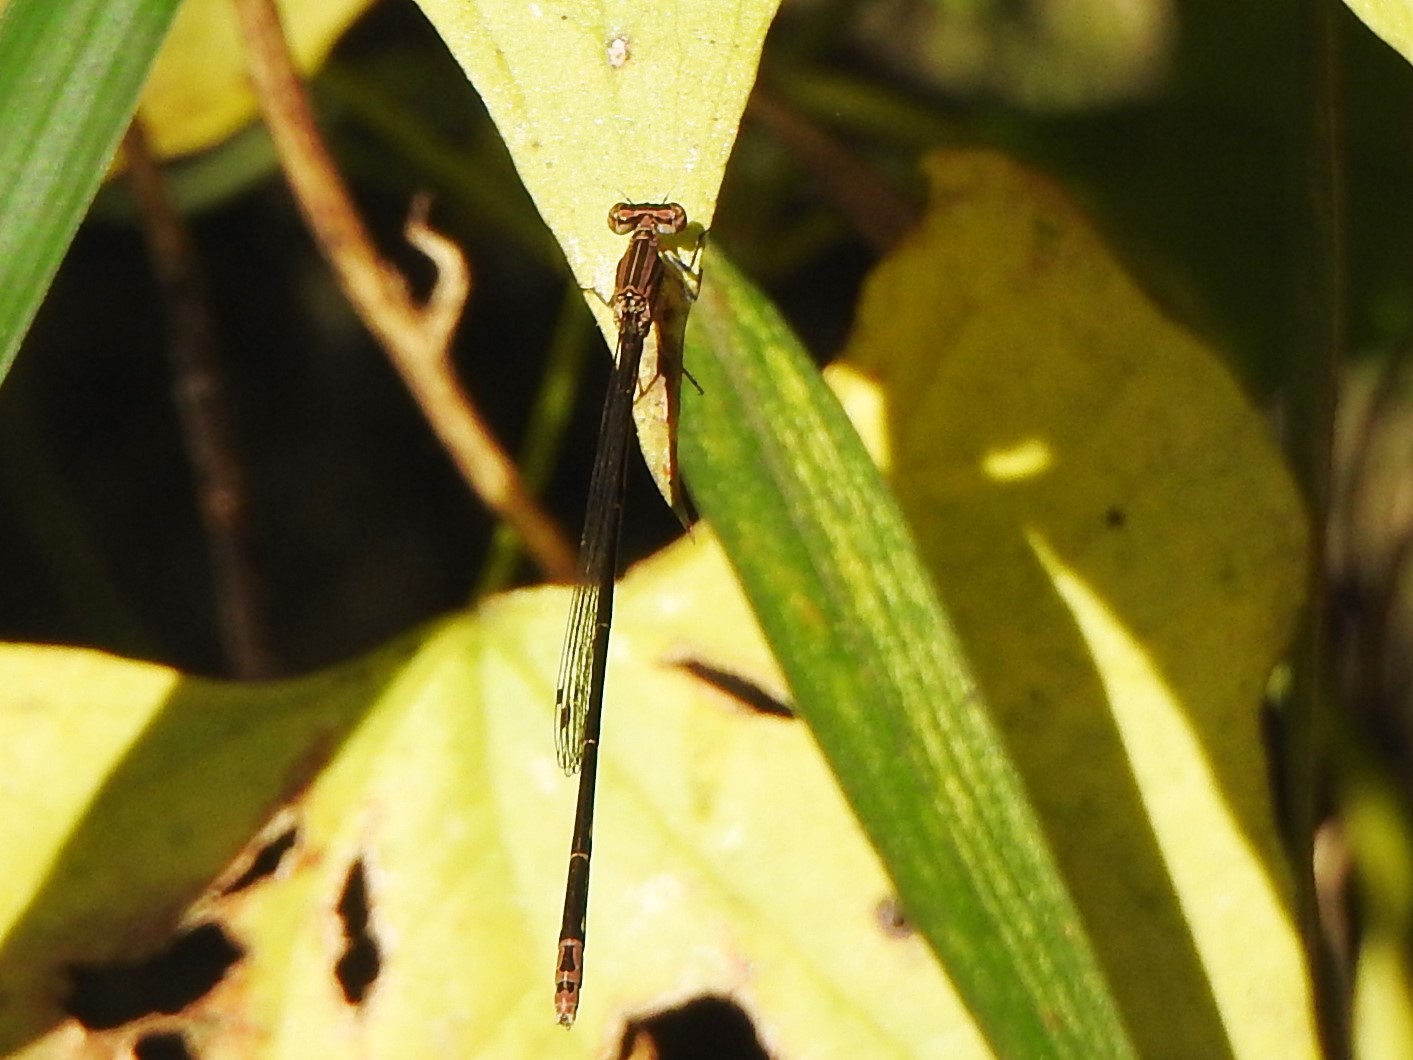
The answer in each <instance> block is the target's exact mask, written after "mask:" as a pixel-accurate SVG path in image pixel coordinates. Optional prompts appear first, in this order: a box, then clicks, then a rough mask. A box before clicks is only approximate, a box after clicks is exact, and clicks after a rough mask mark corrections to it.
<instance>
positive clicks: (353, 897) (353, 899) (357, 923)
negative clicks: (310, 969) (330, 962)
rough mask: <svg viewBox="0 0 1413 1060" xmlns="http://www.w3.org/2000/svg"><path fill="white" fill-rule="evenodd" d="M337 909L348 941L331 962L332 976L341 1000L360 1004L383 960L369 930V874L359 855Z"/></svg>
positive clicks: (345, 883) (345, 881)
mask: <svg viewBox="0 0 1413 1060" xmlns="http://www.w3.org/2000/svg"><path fill="white" fill-rule="evenodd" d="M338 913H339V919H341V920H342V921H343V934H344V938H345V939H347V941H348V945H346V946H345V947H344V950H343V956H341V957H340V958H339V959H338V963H337V964H335V965H334V976H335V977H336V978H337V979H338V981H339V987H340V988H341V989H342V990H343V997H344V1000H345V1001H347V1002H348V1003H349V1004H350V1005H361V1004H363V999H364V998H365V997H367V996H368V991H369V989H370V988H371V987H372V986H373V981H374V980H375V979H377V978H378V972H379V970H380V969H381V968H382V964H383V958H382V954H381V952H380V951H379V949H378V942H377V940H376V939H374V938H373V935H372V933H371V932H370V931H369V930H368V874H367V873H366V872H365V871H364V869H363V859H362V858H359V859H358V860H357V861H355V862H354V863H353V864H352V865H350V866H349V867H348V877H347V879H345V880H344V884H343V894H341V895H340V896H339V904H338Z"/></svg>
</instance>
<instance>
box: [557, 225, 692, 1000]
mask: <svg viewBox="0 0 1413 1060" xmlns="http://www.w3.org/2000/svg"><path fill="white" fill-rule="evenodd" d="M608 224H609V227H610V228H612V229H613V230H614V231H615V232H617V233H618V234H619V235H626V236H628V237H629V238H628V249H627V250H626V251H625V252H624V254H623V258H622V260H621V261H619V263H618V275H617V278H616V280H615V282H614V288H613V300H612V302H611V305H612V306H613V315H614V319H615V320H616V321H617V323H618V351H617V358H616V361H615V365H614V369H613V376H612V379H611V381H610V383H609V387H608V396H607V398H606V399H605V400H604V406H603V419H602V420H601V421H600V424H599V447H598V451H597V452H596V453H595V455H594V468H593V473H592V474H591V475H590V477H589V505H588V512H587V513H586V515H585V517H584V536H583V539H582V541H581V542H580V545H579V572H578V577H577V579H576V581H575V584H574V592H573V594H572V596H571V598H570V602H569V625H568V627H567V629H566V631H565V634H564V651H563V654H562V655H561V656H560V661H559V683H558V691H557V693H556V697H555V750H556V752H557V754H558V757H559V764H560V765H561V766H562V767H563V768H564V771H565V773H566V774H573V773H574V772H575V771H576V770H581V772H580V776H579V799H578V804H577V807H576V809H575V812H574V835H573V839H572V841H571V843H570V847H569V879H568V881H567V882H566V884H565V890H564V922H563V925H562V927H561V928H560V935H559V957H558V960H557V961H556V963H555V994H554V1005H555V1011H556V1013H557V1014H558V1016H559V1022H560V1023H562V1024H564V1025H566V1026H568V1025H570V1024H572V1023H573V1022H574V1015H575V1013H576V1012H577V1011H578V1009H579V990H580V987H581V985H582V984H583V978H584V927H585V921H586V920H587V918H588V911H589V853H590V850H591V848H592V846H593V832H594V784H595V781H596V779H597V774H598V760H599V726H600V723H601V721H602V719H603V690H604V671H605V668H606V664H607V661H608V634H609V627H610V625H611V624H612V621H613V582H614V577H615V575H616V574H617V566H618V530H619V525H620V524H621V523H622V520H623V475H624V471H625V461H626V460H627V456H628V448H629V446H628V439H629V436H630V434H631V433H632V426H633V401H634V398H635V397H636V395H637V392H638V365H639V362H640V361H641V360H642V356H643V343H644V342H645V340H646V339H647V337H648V333H649V332H650V331H651V330H652V326H653V314H654V309H655V308H656V302H657V300H658V296H659V289H660V284H661V280H662V268H663V265H662V258H661V253H662V247H661V243H660V241H659V237H660V236H666V235H675V234H677V233H679V232H681V231H683V229H685V228H686V227H687V213H686V211H685V210H683V209H682V207H681V206H679V205H677V204H676V203H627V202H621V203H618V204H617V205H616V206H614V207H613V209H611V210H610V211H609V212H608Z"/></svg>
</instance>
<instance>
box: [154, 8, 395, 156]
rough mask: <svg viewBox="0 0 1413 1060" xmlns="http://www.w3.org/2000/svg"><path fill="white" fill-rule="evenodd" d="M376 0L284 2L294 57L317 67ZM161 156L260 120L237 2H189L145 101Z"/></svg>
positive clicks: (216, 140)
mask: <svg viewBox="0 0 1413 1060" xmlns="http://www.w3.org/2000/svg"><path fill="white" fill-rule="evenodd" d="M370 2H371V0H277V6H278V7H279V9H280V16H281V18H282V20H283V23H284V29H285V36H286V38H287V39H288V40H289V46H290V50H291V51H292V52H293V53H294V59H295V63H296V64H297V65H298V67H299V68H300V69H301V70H305V71H308V70H313V69H315V68H316V67H317V66H318V65H319V63H321V62H322V61H323V59H324V56H325V55H327V54H328V52H329V49H331V48H332V47H333V46H334V43H335V42H336V41H337V40H338V38H339V36H340V35H341V34H342V33H343V31H344V30H345V29H347V28H348V26H349V23H351V22H352V21H353V20H354V19H355V18H357V17H358V15H360V14H362V12H363V11H364V10H365V9H366V8H367V7H368V5H369V3H370ZM138 108H139V113H140V114H141V116H142V119H143V121H144V122H145V123H146V126H147V131H148V135H149V136H150V137H151V139H152V145H153V149H154V151H155V152H156V153H157V154H158V155H160V156H161V157H164V158H167V157H171V156H173V155H181V154H187V153H189V152H192V151H200V150H202V149H204V148H207V147H211V146H213V145H214V144H217V143H219V142H221V141H222V140H224V139H225V138H226V137H228V136H230V135H231V134H232V133H234V132H236V131H237V130H239V129H240V128H241V127H242V126H244V125H246V124H247V123H249V122H250V121H252V120H253V119H254V118H255V115H256V110H257V108H256V102H255V94H254V92H252V91H251V88H250V78H249V76H248V75H247V73H246V48H245V44H244V42H243V41H242V40H241V38H240V30H239V27H238V25H237V24H236V15H235V8H234V6H233V5H232V4H231V2H230V0H186V2H185V3H184V4H182V6H181V10H180V11H178V12H177V17H176V21H174V22H173V23H172V31H171V33H170V34H169V35H168V37H167V40H166V42H165V43H164V44H163V45H162V50H161V51H160V52H159V53H158V54H157V64H156V65H155V66H154V67H153V68H152V73H151V75H150V76H149V77H148V80H147V85H146V87H145V88H144V89H143V92H142V101H141V103H139V104H138Z"/></svg>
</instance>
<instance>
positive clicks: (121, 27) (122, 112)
mask: <svg viewBox="0 0 1413 1060" xmlns="http://www.w3.org/2000/svg"><path fill="white" fill-rule="evenodd" d="M177 4H178V0H10V2H9V3H8V4H7V5H6V7H5V10H4V14H3V16H0V187H3V188H4V189H5V193H4V195H3V196H0V379H3V378H4V376H5V374H6V373H7V372H8V371H9V369H10V365H11V364H12V363H13V362H14V359H15V353H16V351H17V350H18V349H19V346H20V342H21V340H22V339H23V338H24V336H25V332H26V331H28V330H29V325H30V322H31V321H32V320H33V319H34V314H35V312H36V311H37V310H38V308H39V303H40V302H41V301H42V300H43V298H44V295H45V292H46V291H48V289H49V284H50V283H51V282H52V281H53V279H54V273H55V272H56V271H58V268H59V263H60V262H61V261H62V260H63V257H64V253H65V252H66V251H67V250H68V247H69V243H70V242H71V241H72V240H73V237H74V233H75V232H76V231H77V230H78V226H79V222H80V221H81V220H82V219H83V215H84V213H85V211H87V209H88V204H89V203H90V202H91V201H92V200H93V196H94V194H95V193H96V192H97V190H98V185H99V184H100V183H101V182H102V180H103V176H104V174H105V172H106V171H107V167H108V163H109V160H110V159H111V158H112V157H113V152H114V151H115V150H116V148H117V145H118V140H119V139H120V138H121V136H122V134H123V130H124V129H125V128H126V127H127V124H128V121H129V119H130V118H131V117H132V113H133V110H134V109H135V108H136V106H137V99H138V95H139V93H140V92H141V90H142V85H143V82H144V81H145V80H146V78H147V71H148V69H149V68H150V67H151V65H152V60H153V58H154V57H155V56H156V54H157V49H158V47H159V46H160V45H161V43H162V40H163V38H164V37H165V36H166V34H167V29H168V27H169V26H170V25H171V21H172V16H173V15H174V14H175V13H176V9H177Z"/></svg>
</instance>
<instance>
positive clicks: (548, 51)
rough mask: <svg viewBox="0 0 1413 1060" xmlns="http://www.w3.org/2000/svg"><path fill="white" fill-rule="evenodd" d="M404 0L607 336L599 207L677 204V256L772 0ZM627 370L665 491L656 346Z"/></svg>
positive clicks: (606, 240)
mask: <svg viewBox="0 0 1413 1060" xmlns="http://www.w3.org/2000/svg"><path fill="white" fill-rule="evenodd" d="M418 2H419V3H420V5H421V7H422V9H423V10H424V11H425V12H426V13H427V17H428V19H430V20H431V22H432V24H433V25H434V26H436V27H437V31H438V32H439V33H440V34H441V35H442V38H443V39H444V40H445V41H446V42H447V46H448V47H449V48H450V49H451V51H452V54H453V55H455V56H456V59H457V61H458V62H460V63H461V65H462V67H463V68H464V69H465V71H466V75H467V77H468V78H470V80H471V82H472V84H474V85H475V87H476V91H477V92H479V93H480V95H481V98H482V99H483V100H484V101H485V104H486V109H487V110H488V111H489V112H490V115H491V118H492V119H493V120H494V121H495V123H496V127H497V128H498V129H499V130H500V134H501V136H502V137H503V138H504V139H505V143H506V147H507V148H509V150H510V155H511V157H512V158H513V159H514V161H515V166H516V169H517V170H518V171H519V173H520V178H521V180H523V181H524V182H525V187H526V189H527V190H528V191H529V192H530V196H531V197H532V198H533V199H534V200H535V204H536V206H537V207H538V208H539V210H540V213H541V215H543V217H544V219H545V223H546V224H548V225H549V227H550V230H551V231H552V232H553V233H554V235H555V238H556V239H558V240H559V244H560V246H561V247H563V249H564V255H565V257H566V258H567V259H568V262H569V267H570V269H571V270H572V271H573V273H574V275H575V277H576V278H577V279H578V282H579V285H580V286H581V287H583V288H584V289H585V291H586V298H587V300H588V304H589V307H590V308H591V309H592V310H593V311H594V313H595V315H596V317H597V318H598V321H599V326H600V328H601V330H602V331H603V333H604V335H605V337H606V338H607V339H608V342H609V346H610V348H612V347H613V345H614V342H615V341H616V332H615V327H614V323H613V317H612V313H611V312H610V311H609V308H608V301H609V300H610V299H611V298H612V296H613V287H614V272H615V269H616V267H617V263H618V260H619V258H621V257H622V256H623V252H624V250H625V244H624V240H623V237H622V236H617V235H614V234H613V233H612V232H611V231H610V230H609V228H608V224H607V218H608V211H609V207H611V206H612V205H613V204H614V203H616V202H620V201H624V200H627V201H630V202H657V201H664V200H668V201H673V202H678V203H681V204H682V205H683V206H684V207H685V208H686V211H687V217H688V219H689V221H690V222H691V223H692V225H693V226H694V227H693V229H692V230H691V232H690V233H689V234H688V235H687V236H686V237H684V239H683V240H682V243H681V249H683V250H684V252H686V253H690V251H691V249H692V246H693V242H694V241H695V240H696V238H697V235H698V234H699V233H700V232H701V231H702V230H703V229H705V228H709V227H710V226H711V219H712V215H713V213H714V212H715V209H716V197H717V192H718V190H719V188H720V186H721V179H722V175H723V174H724V172H725V170H726V160H727V158H728V157H729V156H730V154H731V147H732V145H733V144H734V143H735V141H736V130H737V127H738V126H739V124H740V120H741V113H742V111H743V110H744V109H745V106H746V97H747V95H748V94H749V93H750V89H751V85H752V84H753V83H754V82H755V76H756V64H757V62H758V60H759V58H760V50H761V45H762V44H763V43H764V40H765V32H766V29H767V28H768V27H769V25H770V21H771V19H772V17H774V14H775V8H776V5H777V3H778V0H620V2H615V3H603V4H582V3H575V2H572V0H556V2H542V3H525V2H523V0H418ZM641 378H642V381H643V388H644V391H645V393H644V395H643V396H642V397H640V399H639V400H638V401H637V403H636V405H635V410H634V411H635V415H636V417H637V420H638V432H639V439H640V441H641V443H642V448H643V452H644V456H645V457H646V459H647V461H648V466H649V469H650V470H651V471H652V472H653V477H654V478H655V479H656V481H657V483H658V488H659V489H660V490H661V491H662V493H663V496H664V497H665V498H666V499H667V500H668V502H669V503H673V502H674V500H675V498H676V496H677V494H676V488H677V486H676V455H675V449H674V446H673V444H672V439H671V432H670V431H668V430H666V419H667V417H668V415H669V413H668V409H669V406H671V405H674V404H675V398H674V397H673V396H672V395H671V394H669V393H668V392H667V390H666V389H665V386H666V384H667V383H669V382H671V381H672V379H673V378H674V376H673V373H671V372H667V373H660V372H659V371H658V365H657V353H656V343H655V342H650V343H649V348H648V349H647V350H645V351H644V358H643V367H642V372H641Z"/></svg>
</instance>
